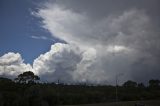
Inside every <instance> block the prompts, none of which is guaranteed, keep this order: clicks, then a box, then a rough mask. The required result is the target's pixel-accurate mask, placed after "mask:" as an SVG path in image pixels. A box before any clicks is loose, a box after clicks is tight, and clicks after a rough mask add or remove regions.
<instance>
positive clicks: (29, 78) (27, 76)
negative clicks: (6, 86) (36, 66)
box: [15, 71, 40, 83]
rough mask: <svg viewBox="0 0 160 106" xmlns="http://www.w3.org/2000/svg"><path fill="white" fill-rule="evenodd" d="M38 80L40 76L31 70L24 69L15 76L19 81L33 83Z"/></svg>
mask: <svg viewBox="0 0 160 106" xmlns="http://www.w3.org/2000/svg"><path fill="white" fill-rule="evenodd" d="M38 80H40V78H39V77H38V76H37V75H34V73H33V72H32V71H26V72H24V73H22V74H19V75H18V77H17V78H15V81H16V82H19V83H34V82H36V81H38Z"/></svg>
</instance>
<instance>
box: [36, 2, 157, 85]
mask: <svg viewBox="0 0 160 106" xmlns="http://www.w3.org/2000/svg"><path fill="white" fill-rule="evenodd" d="M158 2H159V1H158V0H154V1H149V0H140V1H139V0H134V1H128V0H122V1H113V0H112V1H111V0H101V1H97V0H92V1H89V0H85V1H84V0H81V1H78V0H68V1H65V0H59V1H57V2H54V3H53V4H51V3H50V2H49V3H48V4H47V5H46V7H45V8H42V9H39V11H38V13H36V16H38V17H41V18H42V23H43V27H44V28H46V29H47V30H49V31H50V32H51V33H52V34H53V36H56V37H58V38H60V39H62V40H65V41H66V42H68V43H69V44H70V45H77V46H78V47H79V48H81V49H82V50H84V51H85V52H87V51H89V50H90V49H92V50H93V51H92V52H94V53H95V54H94V55H93V57H94V58H93V57H92V58H90V59H89V61H88V60H86V58H87V57H85V56H83V57H82V60H81V61H80V62H79V63H77V69H76V70H75V71H74V72H73V78H74V80H80V81H89V82H92V83H99V82H100V83H102V82H103V83H106V82H107V83H111V84H113V83H114V80H115V76H116V75H117V74H119V73H123V77H122V78H121V81H122V82H124V81H125V80H129V79H132V80H136V81H143V82H145V80H148V79H149V78H153V77H154V78H158V77H159V74H155V73H159V72H158V70H159V69H160V67H159V66H158V64H159V61H160V57H159V52H160V49H159V47H160V43H159V42H160V38H159V34H160V32H159V30H158V29H159V26H158V25H157V24H156V23H158V21H159V20H156V17H159V11H158V8H159V6H157V3H158ZM153 14H154V15H153ZM154 19H155V20H154ZM84 54H85V53H84ZM91 54H92V53H91V52H90V55H91ZM140 73H141V74H140ZM143 73H145V74H143ZM145 76H147V77H145Z"/></svg>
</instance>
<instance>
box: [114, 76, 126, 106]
mask: <svg viewBox="0 0 160 106" xmlns="http://www.w3.org/2000/svg"><path fill="white" fill-rule="evenodd" d="M122 75H124V74H123V73H119V74H116V85H115V86H116V105H117V103H118V77H120V76H122Z"/></svg>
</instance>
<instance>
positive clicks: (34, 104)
mask: <svg viewBox="0 0 160 106" xmlns="http://www.w3.org/2000/svg"><path fill="white" fill-rule="evenodd" d="M28 75H34V74H32V73H25V74H24V76H28ZM21 76H23V75H21ZM27 80H28V79H27ZM150 83H151V82H150ZM153 85H154V84H153ZM117 91H118V94H117V95H118V101H135V100H149V99H160V89H159V88H156V89H155V88H154V87H151V85H149V87H145V86H144V85H143V84H142V83H140V84H137V83H136V82H133V81H127V82H125V83H124V84H123V86H118V89H117ZM115 95H116V94H115V86H107V85H105V86H91V85H90V86H87V85H86V84H79V85H64V84H55V83H16V82H13V81H12V80H10V79H7V78H0V106H55V105H64V104H91V103H102V102H115V101H116V97H115Z"/></svg>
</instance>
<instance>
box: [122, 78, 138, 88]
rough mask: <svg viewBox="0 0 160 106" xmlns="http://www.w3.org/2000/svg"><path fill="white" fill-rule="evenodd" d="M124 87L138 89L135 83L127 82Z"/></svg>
mask: <svg viewBox="0 0 160 106" xmlns="http://www.w3.org/2000/svg"><path fill="white" fill-rule="evenodd" d="M123 86H124V87H137V83H136V82H134V81H130V80H129V81H127V82H125V83H124V84H123Z"/></svg>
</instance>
